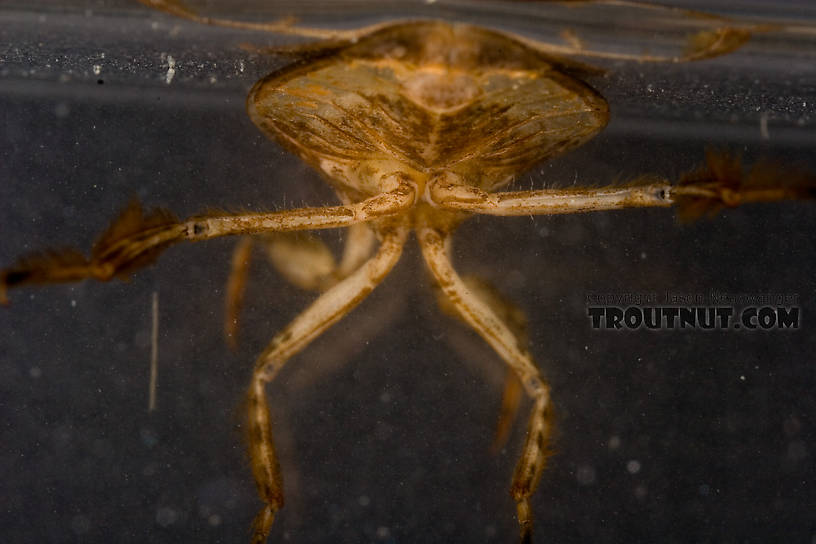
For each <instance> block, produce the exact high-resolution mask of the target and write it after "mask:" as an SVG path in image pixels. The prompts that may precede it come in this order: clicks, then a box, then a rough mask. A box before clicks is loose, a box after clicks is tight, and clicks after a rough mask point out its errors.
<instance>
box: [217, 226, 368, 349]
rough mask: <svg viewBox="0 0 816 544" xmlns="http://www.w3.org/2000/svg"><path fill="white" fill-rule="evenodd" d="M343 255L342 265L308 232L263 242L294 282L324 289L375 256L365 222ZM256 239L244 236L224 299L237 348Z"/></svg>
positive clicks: (227, 332) (227, 328)
mask: <svg viewBox="0 0 816 544" xmlns="http://www.w3.org/2000/svg"><path fill="white" fill-rule="evenodd" d="M346 236H347V238H346V245H345V250H344V251H343V259H342V261H341V262H340V264H339V265H338V264H337V262H336V261H335V259H334V256H333V255H332V253H331V250H330V249H329V248H328V247H327V246H326V244H324V243H323V242H322V241H321V240H320V239H319V238H317V237H315V236H313V235H311V234H310V233H304V232H280V233H274V234H272V235H271V236H269V237H264V239H263V241H262V244H263V245H264V246H265V248H266V253H267V256H268V257H269V260H270V261H271V262H272V265H273V266H274V267H275V268H276V269H277V270H278V272H279V273H280V274H281V275H282V276H283V277H284V278H286V279H287V280H288V281H289V282H290V283H292V284H293V285H296V286H297V287H300V288H301V289H306V290H315V291H320V292H323V291H325V290H327V289H329V288H330V287H333V286H334V285H335V284H337V283H338V282H340V281H342V280H344V279H346V278H347V277H348V276H349V275H350V274H351V273H352V272H354V271H355V270H357V269H358V268H360V266H362V265H363V264H364V263H365V262H366V261H367V260H368V258H369V257H370V256H371V252H372V250H373V249H374V243H375V241H376V237H375V236H374V231H372V230H371V228H370V227H368V226H367V225H366V224H365V223H358V224H356V225H352V226H350V227H349V228H348V230H347V231H346ZM252 246H253V239H252V237H250V236H244V237H242V238H241V240H240V241H239V242H238V244H236V246H235V249H234V250H233V253H232V261H231V266H230V273H229V278H228V280H227V289H226V297H225V301H224V307H225V311H224V336H225V338H226V339H227V343H228V344H229V346H230V347H231V348H233V349H235V348H236V347H237V344H238V325H239V320H240V317H241V315H240V314H241V308H242V307H243V301H244V293H245V289H246V282H247V275H248V272H249V261H250V258H251V254H252Z"/></svg>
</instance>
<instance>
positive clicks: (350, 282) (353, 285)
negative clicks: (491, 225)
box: [247, 224, 409, 543]
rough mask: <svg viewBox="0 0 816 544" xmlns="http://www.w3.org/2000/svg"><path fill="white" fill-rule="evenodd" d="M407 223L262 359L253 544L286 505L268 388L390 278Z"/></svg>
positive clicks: (391, 229) (253, 390)
mask: <svg viewBox="0 0 816 544" xmlns="http://www.w3.org/2000/svg"><path fill="white" fill-rule="evenodd" d="M408 232H409V229H408V227H407V226H406V225H403V224H395V225H392V226H387V227H381V228H380V234H381V237H382V242H381V244H380V247H379V249H378V251H377V253H376V254H375V255H374V256H373V257H371V258H370V259H369V260H368V261H367V262H366V263H365V264H363V265H362V266H360V267H359V268H358V269H357V270H356V271H355V272H354V273H352V274H351V275H349V276H348V277H347V278H346V279H344V280H343V281H341V282H339V283H338V284H337V285H335V286H334V287H332V288H331V289H329V290H328V291H326V292H325V293H323V294H322V295H321V296H320V297H319V298H318V299H317V300H316V301H315V302H313V303H312V305H311V306H309V307H308V308H307V309H306V310H305V311H304V312H303V313H301V314H300V315H299V316H297V317H296V318H295V319H294V320H293V321H292V322H291V323H290V324H289V325H288V326H287V327H286V328H285V329H283V330H282V331H281V332H279V333H278V334H277V335H275V338H273V339H272V342H270V344H269V346H268V347H267V348H266V350H265V351H264V352H263V353H262V354H261V356H260V357H258V360H257V362H256V363H255V370H254V372H253V374H252V382H251V383H250V386H249V392H248V413H247V416H248V430H249V442H250V443H249V454H250V460H251V463H252V472H253V475H254V477H255V483H256V485H257V487H258V493H259V495H260V497H261V500H263V501H264V502H265V503H266V504H265V506H264V507H263V508H262V509H261V511H260V512H259V513H258V515H257V516H256V517H255V522H254V523H253V536H252V542H253V543H263V542H265V541H266V538H267V536H268V534H269V529H270V528H271V526H272V522H273V521H274V519H275V513H276V512H277V511H278V510H279V509H280V508H281V507H282V506H283V482H282V478H281V474H280V468H279V465H278V460H277V455H276V453H275V446H274V444H273V441H272V427H271V424H270V416H269V403H268V401H267V398H266V394H265V386H266V384H268V383H269V382H271V381H272V380H273V379H274V378H275V376H276V375H277V374H278V372H279V371H280V369H281V368H282V367H283V365H284V364H285V363H286V361H288V360H289V359H290V358H291V357H292V356H293V355H295V354H296V353H297V352H299V351H300V350H302V349H303V348H305V347H306V346H307V345H308V344H309V343H310V342H311V341H312V340H314V339H315V338H317V337H318V336H319V335H320V334H321V333H323V331H325V330H326V329H328V328H329V327H330V326H331V325H333V324H334V323H336V322H337V321H339V320H340V319H341V318H342V317H344V316H345V315H346V314H348V313H349V312H350V311H351V310H352V309H353V308H354V307H355V306H357V305H358V304H359V303H360V302H362V300H363V299H364V298H365V297H366V296H367V295H368V294H369V293H370V292H371V291H372V290H373V289H374V288H375V287H376V286H377V285H378V284H379V283H380V282H381V281H382V280H383V279H384V278H385V276H386V275H388V273H389V272H390V271H391V269H392V268H393V267H394V265H395V264H396V263H397V261H398V260H399V257H400V255H401V254H402V246H403V245H404V243H405V239H406V237H407V235H408Z"/></svg>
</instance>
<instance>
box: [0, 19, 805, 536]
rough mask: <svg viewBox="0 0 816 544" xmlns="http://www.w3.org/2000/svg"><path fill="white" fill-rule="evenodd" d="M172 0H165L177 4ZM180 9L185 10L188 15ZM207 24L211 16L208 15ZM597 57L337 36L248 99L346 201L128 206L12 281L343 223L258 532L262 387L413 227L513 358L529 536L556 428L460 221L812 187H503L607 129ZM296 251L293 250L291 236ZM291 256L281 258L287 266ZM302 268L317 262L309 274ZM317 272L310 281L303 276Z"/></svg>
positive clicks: (413, 38)
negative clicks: (225, 210)
mask: <svg viewBox="0 0 816 544" xmlns="http://www.w3.org/2000/svg"><path fill="white" fill-rule="evenodd" d="M171 6H172V5H171ZM181 14H182V15H187V14H186V13H181ZM207 22H212V21H207ZM588 71H591V69H590V68H588V67H586V66H583V65H580V64H578V63H575V62H571V61H567V60H563V59H560V58H556V57H554V56H552V55H551V54H549V53H547V52H546V51H542V50H541V49H540V48H537V47H535V46H534V45H531V44H529V43H525V42H524V41H522V40H520V39H517V38H514V37H512V36H508V35H505V34H501V33H498V32H494V31H490V30H486V29H482V28H478V27H474V26H469V25H464V24H449V23H445V22H436V21H425V22H409V23H396V24H389V25H382V26H380V27H377V28H375V29H373V30H371V31H370V32H366V33H363V34H361V35H360V36H359V37H355V39H354V40H348V41H345V42H340V43H332V44H330V45H329V46H327V48H326V50H325V51H324V52H323V54H322V56H320V55H318V57H317V58H316V59H315V60H311V61H308V62H305V63H300V64H295V65H293V66H291V67H288V68H285V69H283V70H281V71H279V72H276V73H273V74H271V75H269V76H267V77H266V78H264V79H262V80H261V81H259V82H258V83H257V84H256V85H255V86H254V87H253V89H252V91H251V92H250V95H249V98H248V100H247V109H248V112H249V115H250V117H251V119H252V120H253V122H254V123H255V124H256V125H258V126H259V127H260V128H261V129H262V130H263V131H264V132H266V133H267V134H269V135H270V136H272V137H274V138H275V139H277V140H278V141H279V142H280V143H281V144H282V145H284V146H285V147H287V148H289V149H291V150H292V151H293V152H295V153H296V154H297V155H299V156H300V157H301V158H303V159H304V160H305V161H306V162H307V163H308V164H310V165H311V166H312V167H314V168H315V169H317V170H319V171H320V172H321V173H322V174H323V175H324V177H325V179H326V180H327V181H328V183H330V184H331V186H332V187H333V188H334V190H335V191H336V193H337V195H338V197H339V199H340V201H341V204H340V205H337V206H328V207H318V208H302V209H295V210H288V211H281V212H272V213H247V214H221V213H211V214H206V215H201V216H196V217H192V218H190V219H188V220H185V221H179V220H177V219H176V218H175V217H174V216H173V215H172V214H170V213H169V212H165V211H161V210H160V211H155V212H151V213H147V214H145V213H143V212H142V210H141V209H140V208H139V207H138V206H137V205H132V206H131V207H129V208H128V209H127V210H125V212H123V214H122V216H121V217H120V218H119V219H118V220H117V221H116V222H115V223H114V224H113V225H112V226H111V228H110V229H109V230H108V231H107V232H106V233H105V234H104V235H103V236H102V237H101V238H100V239H99V241H98V242H97V243H96V245H95V246H94V248H93V250H92V252H91V255H90V257H89V258H86V257H84V256H83V255H81V254H79V253H78V252H73V251H69V252H51V253H45V254H39V255H35V256H32V257H29V258H25V259H22V260H21V261H20V262H19V263H18V264H17V265H16V266H13V267H11V268H9V269H7V270H5V271H4V272H3V275H2V286H3V288H4V289H5V287H7V286H9V287H13V286H17V285H22V284H27V283H50V282H59V281H74V280H80V279H83V278H87V277H91V278H96V279H100V280H108V279H111V278H113V277H124V276H126V275H129V274H130V273H131V272H132V271H133V270H135V269H137V268H140V267H142V266H144V265H146V264H148V263H150V262H151V261H153V260H154V259H155V258H156V257H157V256H158V254H159V253H160V252H161V251H163V250H164V249H165V248H167V247H169V246H170V245H173V244H175V243H178V242H181V241H202V240H206V239H211V238H216V237H220V236H227V235H245V236H249V235H258V234H264V233H270V232H287V231H297V230H308V229H326V228H339V227H350V228H353V229H358V232H367V231H366V229H365V228H364V229H363V231H360V230H359V229H360V228H361V227H360V226H361V225H367V228H370V229H371V230H373V231H374V232H375V233H376V236H377V238H378V239H379V240H380V245H379V248H378V249H377V250H376V252H374V253H373V255H371V254H370V251H369V249H368V248H369V244H368V241H367V240H368V239H367V237H366V236H365V235H359V236H351V237H350V242H349V244H348V247H347V250H346V252H347V254H349V255H352V257H351V258H349V260H348V263H351V264H348V263H346V266H342V265H341V266H340V267H336V268H332V267H329V268H330V270H328V272H327V274H325V275H327V276H331V278H332V279H331V281H329V282H327V283H325V284H324V288H325V291H324V292H323V293H322V294H321V295H320V296H319V298H317V300H316V301H315V302H314V303H313V304H312V305H311V306H309V307H308V308H307V309H306V310H305V311H303V312H302V313H301V314H300V315H299V316H298V317H297V318H295V319H294V321H292V322H291V323H290V324H289V325H288V326H287V327H286V328H285V329H284V330H283V331H281V332H280V333H278V334H277V335H276V336H275V337H274V338H273V340H272V341H271V343H270V344H269V346H268V347H267V348H266V349H265V350H264V351H263V353H262V354H261V355H260V357H259V358H258V359H257V361H256V363H255V369H254V373H253V377H252V380H251V383H250V385H249V389H248V404H247V406H248V408H247V410H248V412H247V422H248V428H249V437H250V448H249V449H250V457H251V464H252V470H253V474H254V477H255V482H256V484H257V487H258V491H259V494H260V496H261V499H262V500H263V501H264V506H263V508H262V509H261V511H260V512H259V513H258V515H257V517H256V519H255V523H254V528H253V541H254V542H263V541H265V540H266V537H267V535H268V533H269V530H270V527H271V525H272V523H273V520H274V517H275V514H276V512H277V511H278V510H279V509H280V508H281V507H282V506H283V496H284V494H283V482H282V478H281V475H280V469H279V463H278V459H277V453H276V450H275V446H274V443H273V435H272V429H271V425H270V413H269V412H270V410H269V403H268V400H267V398H266V394H265V387H266V385H267V384H268V383H270V382H271V381H272V380H274V379H275V377H276V376H277V375H278V373H279V371H280V370H281V368H282V367H283V365H284V364H285V363H286V362H287V361H288V360H289V359H290V358H291V357H292V356H293V355H295V354H296V353H298V352H299V351H301V350H302V349H304V348H305V347H306V346H307V345H308V344H309V343H310V342H311V341H312V340H313V339H314V338H316V337H317V336H318V335H319V334H321V333H322V332H323V331H325V330H326V329H327V328H329V327H330V326H331V325H332V324H334V323H336V322H337V321H338V320H340V319H341V318H342V317H343V316H345V315H346V314H347V313H348V312H349V311H351V310H352V309H353V308H354V307H355V306H357V305H358V304H359V303H360V302H361V301H362V300H363V299H364V298H365V297H366V296H367V295H368V294H369V293H370V292H371V291H372V290H373V289H374V288H375V287H376V286H377V285H378V284H379V283H380V282H381V281H382V280H383V279H384V278H385V277H386V276H387V275H388V273H389V272H390V271H391V269H392V268H393V267H394V266H395V264H396V263H397V261H398V260H399V258H400V255H401V252H402V248H403V245H404V244H405V242H406V240H407V239H408V236H409V234H410V233H411V232H414V233H415V234H416V238H417V240H418V242H419V245H420V247H421V250H422V254H423V256H424V259H425V262H426V264H427V266H428V269H429V270H430V272H431V275H432V276H433V278H434V279H435V281H436V283H437V284H438V286H439V288H440V291H441V292H442V293H443V294H444V296H445V298H446V299H447V301H448V304H449V305H450V307H452V308H453V309H454V311H455V312H456V313H457V315H458V316H459V317H460V318H461V319H462V320H463V321H464V322H465V323H467V324H468V325H469V326H470V327H472V328H473V329H474V330H475V331H476V332H477V333H478V334H479V335H480V336H481V337H482V338H483V339H484V340H485V341H486V342H487V343H488V344H489V345H490V346H491V347H492V348H493V349H494V350H495V352H496V353H497V354H498V355H499V356H500V357H501V358H502V359H503V360H504V361H505V363H507V365H508V366H509V368H510V369H511V370H512V372H513V374H514V375H515V379H517V380H518V382H519V383H520V384H521V387H522V389H523V391H524V392H525V393H526V395H527V396H528V397H529V398H530V400H531V404H532V407H531V412H530V415H529V420H528V424H527V433H526V439H525V442H524V445H523V448H522V452H521V455H520V458H519V460H518V463H517V465H516V469H515V473H514V475H513V478H512V484H511V494H512V496H513V498H514V500H515V502H516V506H517V516H518V522H519V532H520V538H521V540H522V541H523V542H529V541H530V540H531V538H532V524H533V514H532V511H531V508H530V504H529V498H530V496H531V495H532V494H533V493H534V491H535V489H536V486H537V485H538V482H539V479H540V477H541V474H542V471H543V469H544V466H545V461H546V458H547V453H548V442H549V440H550V436H551V432H552V411H553V408H552V404H551V401H550V391H549V386H548V384H547V382H546V380H545V379H544V378H543V377H542V376H541V374H540V373H539V370H538V368H537V366H536V365H535V363H534V361H533V358H532V355H531V353H530V352H529V351H528V350H527V347H526V345H525V343H524V342H523V341H521V339H520V338H519V336H518V334H517V333H516V332H515V331H514V330H513V329H512V327H511V326H510V325H509V324H508V323H507V322H506V320H505V319H504V318H503V317H502V315H501V311H500V309H499V308H498V305H497V304H496V303H495V302H491V300H490V299H489V298H488V297H486V296H484V294H483V293H481V292H480V291H479V290H478V289H477V288H474V287H472V286H470V285H468V284H467V283H466V282H464V281H463V280H462V278H460V276H459V275H458V274H457V272H456V271H455V270H454V269H453V267H452V265H451V263H450V261H449V257H448V250H447V248H448V245H449V240H450V236H451V234H452V232H453V231H454V230H455V228H456V227H457V226H458V225H459V224H460V223H461V222H462V221H463V220H465V219H466V218H468V217H469V216H471V215H473V214H489V215H500V216H510V215H532V214H562V213H577V212H589V211H597V210H609V209H619V208H629V207H669V206H672V205H676V204H677V205H680V206H681V210H691V209H702V210H706V209H710V208H713V207H717V206H733V205H738V204H741V203H744V202H753V201H769V200H779V199H783V198H801V197H807V196H810V195H811V193H810V190H809V189H807V188H803V187H802V186H793V187H780V186H778V184H775V183H767V182H762V181H760V182H758V183H754V184H744V183H743V180H742V179H741V178H740V176H739V175H731V174H734V171H735V170H734V166H733V164H731V163H729V162H728V161H720V162H716V161H713V162H712V163H711V164H710V165H709V167H708V168H707V169H704V170H703V171H701V172H698V173H697V174H695V175H694V176H689V177H687V178H686V179H685V180H684V181H683V182H681V183H680V184H672V183H670V182H669V181H668V180H665V179H659V178H644V179H641V180H637V182H633V183H627V184H621V185H617V186H611V187H605V188H573V189H546V190H530V191H514V192H496V191H498V190H499V189H502V188H503V187H505V186H506V185H507V184H508V183H510V182H511V181H512V180H513V178H514V177H515V176H516V175H518V174H520V173H522V172H524V171H525V170H527V169H528V168H530V167H531V166H533V165H535V164H537V163H539V162H541V161H543V160H546V159H549V158H552V157H554V156H557V155H559V154H561V153H564V152H566V151H569V150H571V149H574V148H576V147H578V146H580V145H582V144H583V143H585V142H586V141H587V140H589V139H590V138H592V137H593V136H594V135H595V134H596V133H598V132H599V131H600V130H601V129H602V128H603V127H604V126H605V124H606V122H607V118H608V107H607V103H606V101H605V100H604V98H603V97H602V96H600V95H599V94H598V93H597V92H596V91H594V90H593V89H592V88H590V87H589V86H588V85H587V84H585V83H584V82H583V81H582V80H581V79H579V76H580V75H581V74H583V73H586V72H588ZM296 251H297V250H296ZM281 266H282V267H283V268H286V266H287V265H286V264H282V265H281ZM307 276H308V274H307ZM303 281H304V282H305V283H309V282H310V281H311V280H310V279H306V280H303Z"/></svg>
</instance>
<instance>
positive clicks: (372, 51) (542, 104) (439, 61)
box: [247, 22, 608, 195]
mask: <svg viewBox="0 0 816 544" xmlns="http://www.w3.org/2000/svg"><path fill="white" fill-rule="evenodd" d="M247 103H248V110H249V114H250V117H251V118H252V119H253V121H254V122H255V123H256V124H257V125H258V126H259V127H260V128H261V129H262V130H264V131H265V132H266V133H267V134H269V135H271V136H273V137H275V138H276V139H277V140H278V141H280V142H281V143H282V144H283V145H285V146H286V147H289V148H290V149H292V150H293V151H295V152H296V153H297V154H298V155H300V156H301V157H302V158H303V159H305V160H306V161H307V162H308V163H309V164H311V165H312V166H313V167H315V168H317V169H319V170H321V171H322V172H323V173H324V174H326V175H327V176H328V177H329V178H330V179H331V181H332V183H334V184H336V185H338V186H340V187H344V188H346V189H347V190H348V191H349V192H350V193H359V194H360V195H371V194H376V193H377V192H380V191H381V190H382V188H381V187H379V186H377V182H376V181H375V180H371V179H366V178H361V177H360V176H350V175H348V172H351V171H355V172H360V171H364V170H366V168H364V167H363V168H361V167H360V165H361V164H364V163H367V162H371V161H374V162H375V163H382V162H383V161H385V162H389V161H396V162H397V163H399V164H403V165H407V167H408V168H410V169H412V170H416V171H418V172H426V173H431V172H434V171H440V170H444V171H449V172H454V173H456V174H458V175H459V176H461V178H463V179H464V180H466V182H467V183H469V184H472V185H475V186H478V187H480V188H482V189H484V190H488V191H489V190H494V189H496V188H497V187H500V186H501V185H503V184H505V183H506V182H507V180H509V179H512V177H513V176H514V175H515V174H519V173H521V172H523V171H524V170H526V169H528V168H530V167H531V166H533V165H534V164H536V163H538V162H540V161H542V160H545V159H548V158H550V157H553V156H555V155H558V154H560V153H563V152H564V151H567V150H569V149H572V148H575V147H578V146H580V145H581V144H583V143H584V142H586V141H587V140H588V139H590V138H592V137H593V136H594V135H595V134H596V133H597V132H598V131H599V130H601V129H602V128H603V126H604V125H605V124H606V121H607V117H608V109H607V104H606V101H605V100H604V99H603V97H601V96H600V95H599V94H598V93H597V92H595V91H594V90H593V89H592V88H591V87H589V86H588V85H586V84H585V83H583V82H582V81H581V80H579V79H576V78H574V77H572V76H570V75H568V74H567V73H565V72H563V71H562V70H560V69H559V68H557V67H556V66H555V64H554V61H553V59H551V58H549V57H545V56H544V55H542V54H540V53H539V52H538V51H536V50H534V49H531V48H530V47H528V46H526V45H525V44H523V43H521V42H520V41H518V40H516V39H514V38H511V37H508V36H505V35H503V34H500V33H497V32H493V31H489V30H485V29H481V28H476V27H472V26H468V25H451V24H447V23H442V22H420V23H402V24H396V25H393V26H389V27H386V28H384V29H381V30H379V31H377V32H375V33H373V34H371V35H369V36H366V37H364V38H362V39H361V40H359V42H357V43H356V44H352V45H349V46H347V47H346V48H344V49H341V50H340V51H339V52H337V53H335V54H332V55H330V56H328V57H325V58H321V59H319V60H316V61H313V62H310V63H307V64H302V65H297V66H294V67H289V68H284V69H283V70H281V71H279V72H276V73H273V74H271V75H269V76H267V77H266V78H264V79H263V80H261V81H259V82H258V83H257V84H256V85H255V87H254V88H253V89H252V91H251V93H250V96H249V99H248V102H247ZM343 165H345V166H343Z"/></svg>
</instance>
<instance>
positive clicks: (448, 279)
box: [417, 224, 552, 543]
mask: <svg viewBox="0 0 816 544" xmlns="http://www.w3.org/2000/svg"><path fill="white" fill-rule="evenodd" d="M417 236H418V238H419V244H420V247H421V248H422V254H423V256H424V257H425V262H426V263H427V264H428V267H429V268H430V270H431V274H432V275H433V276H434V278H435V279H436V281H437V282H438V284H439V287H440V288H441V289H442V291H443V292H444V293H445V295H447V297H448V299H449V300H450V302H451V303H452V304H453V305H454V306H455V307H456V309H457V311H458V312H459V314H460V316H461V318H462V319H463V320H464V321H465V322H466V323H467V324H468V325H470V326H471V327H473V329H474V330H475V331H476V332H477V333H478V334H479V335H480V336H481V337H482V338H483V339H484V340H485V341H486V342H487V343H488V344H489V345H490V347H492V348H493V349H494V350H495V351H496V353H498V354H499V356H500V357H501V358H502V359H503V360H504V361H505V362H506V363H507V364H508V365H509V366H510V368H511V369H512V370H513V371H514V372H515V374H516V376H517V377H518V379H519V381H520V382H521V384H522V386H523V387H524V391H525V392H526V393H527V395H528V396H529V397H531V398H532V399H533V407H532V411H531V413H530V419H529V422H528V424H527V438H526V440H525V443H524V448H523V450H522V453H521V457H520V458H519V461H518V464H517V465H516V469H515V472H514V474H513V481H512V484H511V486H510V493H511V495H512V496H513V499H515V501H516V508H517V512H518V522H519V530H520V535H521V542H522V543H529V542H531V541H532V526H533V518H532V512H531V510H530V504H529V498H530V496H531V495H532V494H533V492H534V491H535V489H536V486H537V485H538V482H539V480H540V479H541V473H542V471H543V470H544V464H545V461H546V459H547V455H548V442H549V439H550V435H551V433H552V406H551V403H550V387H549V385H548V384H547V383H546V382H545V381H544V380H543V379H542V377H541V375H540V374H539V372H538V369H537V368H536V366H535V364H534V363H533V359H532V357H531V356H530V354H529V352H528V351H527V350H526V348H525V347H524V346H522V345H519V342H518V338H517V336H516V335H514V334H513V333H512V331H511V330H510V328H509V327H508V326H507V325H506V324H505V323H504V321H502V320H501V318H499V317H498V316H497V315H496V313H495V312H494V311H493V310H492V309H491V307H490V305H489V304H487V303H486V302H484V301H483V300H482V299H480V298H479V297H478V296H477V295H475V294H474V293H473V292H472V291H471V290H470V289H468V287H467V286H466V285H465V283H464V282H463V281H462V278H460V277H459V275H458V274H457V273H456V270H454V268H453V266H452V265H451V262H450V259H449V258H448V255H447V249H446V246H447V242H448V240H449V236H448V233H446V232H444V231H442V230H439V229H437V228H435V227H433V226H431V225H427V224H425V225H420V226H419V228H418V229H417Z"/></svg>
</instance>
